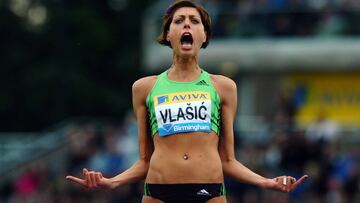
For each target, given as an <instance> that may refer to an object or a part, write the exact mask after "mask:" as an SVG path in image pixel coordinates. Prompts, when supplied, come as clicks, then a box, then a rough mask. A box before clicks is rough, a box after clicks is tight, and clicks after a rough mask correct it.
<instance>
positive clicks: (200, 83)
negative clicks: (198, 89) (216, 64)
mask: <svg viewBox="0 0 360 203" xmlns="http://www.w3.org/2000/svg"><path fill="white" fill-rule="evenodd" d="M196 85H205V86H209V84H207V83H206V82H205V80H200V81H199V82H198V83H196Z"/></svg>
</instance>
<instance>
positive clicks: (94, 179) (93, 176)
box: [89, 171, 97, 187]
mask: <svg viewBox="0 0 360 203" xmlns="http://www.w3.org/2000/svg"><path fill="white" fill-rule="evenodd" d="M89 174H90V180H91V187H96V186H97V184H96V177H95V176H96V174H95V172H93V171H92V172H91V173H89Z"/></svg>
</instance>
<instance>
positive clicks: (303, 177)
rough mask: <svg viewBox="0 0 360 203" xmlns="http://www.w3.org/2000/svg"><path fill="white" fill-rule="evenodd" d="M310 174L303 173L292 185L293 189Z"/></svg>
mask: <svg viewBox="0 0 360 203" xmlns="http://www.w3.org/2000/svg"><path fill="white" fill-rule="evenodd" d="M308 177H309V176H308V175H303V176H302V177H301V178H300V179H299V180H297V181H296V182H295V183H294V184H293V185H292V187H291V189H292V190H293V189H295V188H296V187H297V186H299V185H300V184H302V183H303V182H304V181H305V180H306V179H307V178H308Z"/></svg>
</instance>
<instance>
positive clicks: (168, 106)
mask: <svg viewBox="0 0 360 203" xmlns="http://www.w3.org/2000/svg"><path fill="white" fill-rule="evenodd" d="M146 106H147V109H148V113H149V122H150V127H151V131H152V136H154V135H155V134H156V133H157V132H158V133H159V135H160V136H167V135H171V134H175V133H186V132H210V131H211V130H212V131H214V132H215V133H216V134H217V135H219V131H220V106H221V101H220V96H219V94H218V93H217V92H216V90H215V88H214V86H213V85H212V83H211V80H210V75H209V73H207V72H206V71H204V70H202V72H201V74H200V76H199V77H198V78H197V79H196V80H194V81H192V82H176V81H172V80H170V79H169V78H168V71H165V72H163V73H161V74H160V75H159V76H158V77H157V79H156V82H155V84H154V86H153V88H152V89H151V91H150V93H149V95H148V96H147V98H146Z"/></svg>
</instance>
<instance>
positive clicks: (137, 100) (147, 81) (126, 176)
mask: <svg viewBox="0 0 360 203" xmlns="http://www.w3.org/2000/svg"><path fill="white" fill-rule="evenodd" d="M153 81H154V77H147V78H143V79H140V80H138V81H136V82H135V83H134V84H133V88H132V94H133V97H132V100H133V109H134V113H135V116H136V119H137V125H138V136H139V155H140V157H139V160H138V161H137V162H135V163H134V164H133V165H132V166H131V167H130V168H129V169H127V170H126V171H124V172H123V173H120V174H119V175H117V176H114V177H112V178H105V177H103V176H102V174H101V173H100V172H97V171H88V170H87V169H84V170H83V176H84V178H83V179H81V178H77V177H74V176H67V177H66V178H67V179H69V180H71V181H73V182H75V183H78V184H80V185H82V186H84V187H87V188H96V187H98V186H102V187H105V188H111V189H112V188H116V187H118V186H121V185H124V184H129V183H133V182H138V181H141V180H143V179H144V178H145V177H146V174H147V171H148V169H149V162H150V158H151V155H152V153H153V150H154V146H153V141H152V139H151V136H148V135H147V127H148V126H147V109H146V104H145V102H146V96H147V94H148V92H149V91H150V88H151V87H150V86H152V84H153Z"/></svg>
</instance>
